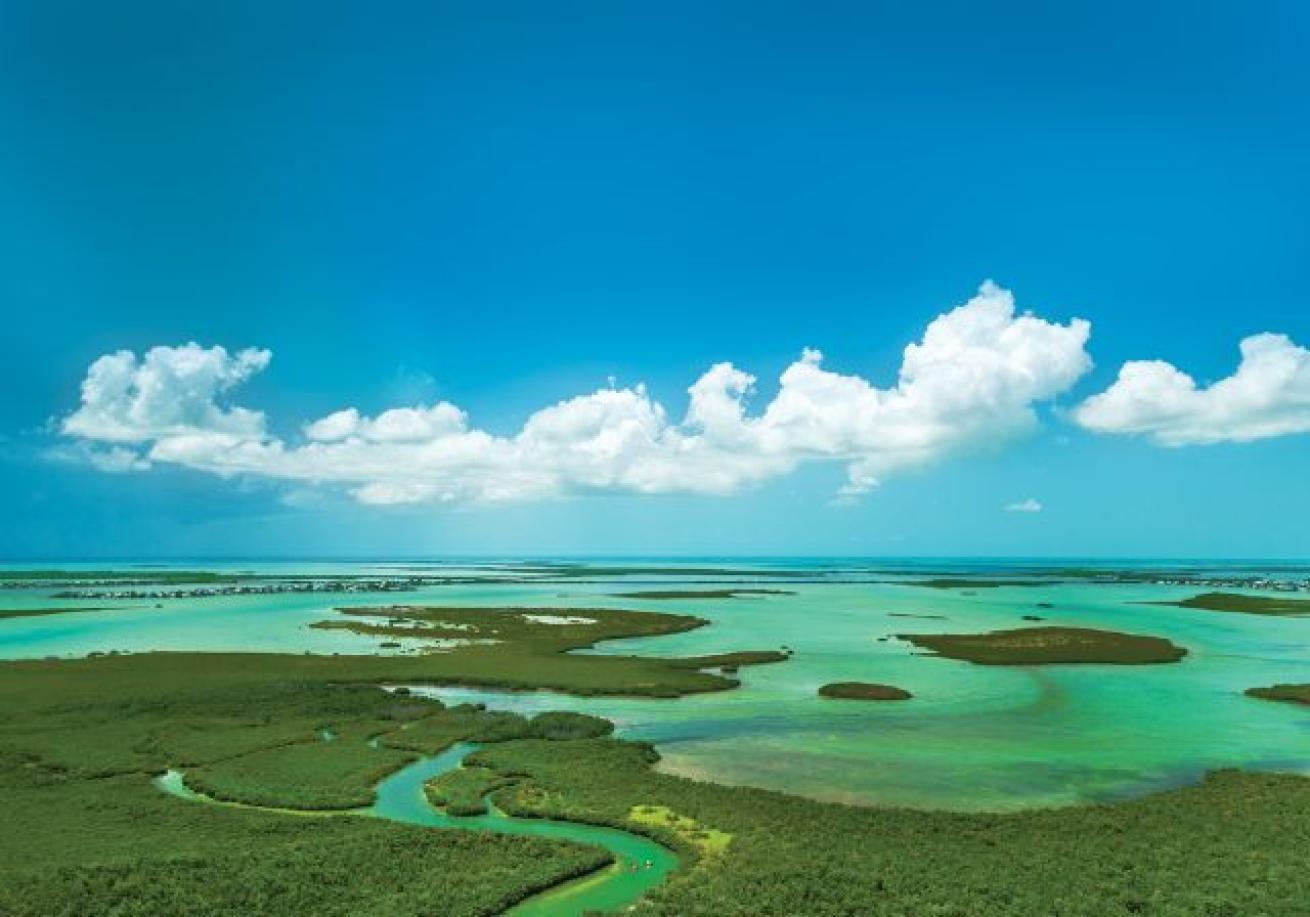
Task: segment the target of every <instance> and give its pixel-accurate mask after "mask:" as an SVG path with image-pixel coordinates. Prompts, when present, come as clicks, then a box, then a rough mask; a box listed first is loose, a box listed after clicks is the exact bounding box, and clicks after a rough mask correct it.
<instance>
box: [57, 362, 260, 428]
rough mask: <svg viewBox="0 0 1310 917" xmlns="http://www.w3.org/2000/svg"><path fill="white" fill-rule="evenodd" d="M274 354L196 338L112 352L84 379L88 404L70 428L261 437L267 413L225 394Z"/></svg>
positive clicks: (72, 418) (71, 419)
mask: <svg viewBox="0 0 1310 917" xmlns="http://www.w3.org/2000/svg"><path fill="white" fill-rule="evenodd" d="M272 356H273V355H272V354H271V353H269V351H267V350H258V349H256V348H253V347H251V348H247V349H245V350H242V351H240V352H238V353H235V354H232V355H231V356H229V355H228V352H227V351H226V350H225V349H224V348H222V347H211V348H209V349H208V350H206V349H204V348H203V347H200V346H198V345H196V344H186V345H184V346H182V347H152V348H151V349H150V350H149V351H147V352H146V355H145V357H144V358H142V359H141V360H140V361H138V360H137V358H136V354H134V353H132V352H131V351H130V350H120V351H118V352H117V353H111V354H106V355H105V356H103V357H101V358H100V359H98V360H96V361H95V362H94V363H92V364H91V368H90V369H89V370H88V371H87V374H86V378H85V379H84V380H83V381H82V406H81V407H80V408H78V409H77V410H76V411H75V412H73V413H72V414H70V415H69V416H68V417H67V418H65V419H64V422H63V432H64V433H67V434H70V435H72V436H79V437H82V438H84V439H88V440H96V441H100V442H113V443H140V442H145V441H147V440H152V439H160V438H162V437H168V436H178V435H185V434H187V433H193V432H198V431H203V432H213V433H228V434H232V435H235V436H243V437H249V436H257V435H260V434H262V433H263V429H264V415H263V414H261V413H259V412H258V411H248V410H246V409H245V408H223V407H221V406H219V405H218V404H217V399H218V397H219V396H220V395H222V394H223V393H225V392H226V391H227V390H228V389H230V388H232V387H233V386H235V385H237V384H238V383H241V382H244V381H245V380H246V379H248V378H250V377H251V376H252V375H254V374H255V373H257V372H259V371H260V370H262V369H263V368H264V367H266V366H268V361H269V360H270V359H272Z"/></svg>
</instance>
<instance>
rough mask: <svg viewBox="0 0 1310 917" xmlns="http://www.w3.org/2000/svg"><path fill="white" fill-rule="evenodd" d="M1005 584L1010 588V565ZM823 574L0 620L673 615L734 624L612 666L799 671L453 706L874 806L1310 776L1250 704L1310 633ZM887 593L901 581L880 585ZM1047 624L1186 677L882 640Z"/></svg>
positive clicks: (1125, 603) (119, 622)
mask: <svg viewBox="0 0 1310 917" xmlns="http://www.w3.org/2000/svg"><path fill="white" fill-rule="evenodd" d="M211 566H212V565H211ZM344 566H345V567H346V568H348V569H363V568H357V567H354V566H351V565H344ZM735 566H740V564H736V565H735ZM340 568H341V567H340V566H339V567H336V568H332V569H333V571H335V570H336V569H340ZM372 569H373V568H370V572H371V570H372ZM987 569H988V570H989V571H996V572H1001V573H1004V568H1003V566H1000V565H992V566H990V567H988V568H987ZM907 572H912V571H911V570H910V569H907ZM813 573H814V575H813V576H811V577H810V578H809V580H808V581H806V582H801V583H792V582H787V583H779V582H777V581H776V580H766V581H764V585H767V586H769V587H772V588H785V589H790V590H794V591H795V593H796V594H795V595H778V596H764V597H751V598H740V599H726V600H723V599H715V600H705V599H701V600H695V599H692V600H677V601H634V600H625V599H618V598H613V597H611V596H609V595H608V593H611V592H615V591H622V590H627V589H639V588H670V587H671V586H673V585H675V584H678V585H683V580H680V579H679V578H677V577H665V578H658V577H650V576H648V577H634V576H622V577H614V578H613V579H612V580H611V581H588V582H563V583H561V582H555V583H539V584H538V583H528V584H505V585H493V584H474V585H461V586H443V587H433V588H428V589H424V590H422V591H420V592H415V593H402V594H400V595H390V596H386V595H383V596H363V597H360V596H340V595H320V596H315V595H282V596H255V597H244V598H240V599H207V600H165V601H163V602H162V603H161V604H163V605H164V607H163V608H162V609H158V610H155V609H151V610H123V611H114V612H103V613H94V612H93V613H86V614H67V615H50V616H43V617H39V618H15V619H10V620H5V621H0V656H9V657H31V656H42V655H47V654H55V655H78V654H82V653H85V652H88V651H90V650H92V649H99V650H104V649H110V648H118V649H125V650H148V649H206V650H236V649H245V650H266V651H282V652H299V651H303V650H312V651H315V652H356V653H357V652H384V650H381V648H380V647H379V645H378V644H379V640H378V639H375V638H367V637H359V636H356V635H351V634H347V633H345V632H343V631H322V630H311V629H309V628H308V626H307V625H308V624H310V623H312V622H314V621H316V620H321V619H323V618H324V617H327V616H330V615H331V614H332V608H334V607H335V606H337V605H342V604H372V605H385V604H393V603H396V602H403V603H407V604H408V603H432V604H449V605H484V606H486V605H520V606H522V605H533V606H541V607H553V608H585V607H602V606H607V607H621V608H635V609H652V610H658V611H670V612H686V613H693V614H697V615H700V616H703V617H705V618H708V619H710V620H711V621H712V622H713V623H712V626H710V627H707V628H702V629H699V630H696V631H691V632H688V633H684V634H677V635H672V636H667V637H658V638H651V639H644V640H631V641H620V642H615V643H607V644H603V645H602V646H600V647H598V648H597V650H596V651H597V652H602V653H628V652H641V653H648V654H654V655H684V654H702V653H712V652H719V651H726V650H735V649H769V648H775V647H778V646H782V645H787V646H790V647H792V648H794V650H795V655H794V657H793V658H792V659H791V660H789V661H788V662H785V663H780V664H776V665H768V666H760V667H755V668H747V669H743V670H742V671H741V673H740V677H741V678H742V679H743V681H744V684H743V686H742V687H741V688H739V689H737V690H734V691H728V692H723V693H717V694H708V695H700V696H694V697H686V698H681V699H678V700H649V699H624V698H574V697H567V696H563V695H558V694H546V693H539V694H533V693H527V694H505V693H501V692H494V691H477V690H453V689H452V690H447V689H439V690H435V691H433V692H432V693H435V694H437V695H439V696H442V697H446V698H450V699H457V700H473V701H482V702H486V703H487V704H488V705H490V706H493V707H499V708H504V709H513V710H519V711H523V712H533V711H537V710H548V709H570V710H580V711H585V712H589V713H595V714H598V715H601V716H606V717H609V718H610V719H613V720H614V721H615V722H616V723H617V724H618V731H619V734H620V735H623V736H626V737H630V738H636V739H644V740H647V741H651V742H654V743H655V744H656V746H657V747H658V749H659V751H660V753H661V755H662V756H663V760H662V761H661V763H660V765H659V766H660V767H661V768H662V769H664V770H666V771H669V772H672V773H677V774H683V775H687V776H693V777H700V778H703V779H710V780H714V781H717V782H723V783H740V784H747V785H753V786H760V787H766V788H771V789H778V790H784V791H787V792H791V793H799V794H803V795H807V796H812V797H815V798H821V799H829V800H837V801H845V802H853V803H861V804H895V805H911V806H918V807H932V808H950V809H965V810H979V809H996V810H1006V809H1016V808H1024V807H1031V806H1038V805H1067V804H1073V803H1080V802H1087V801H1093V800H1103V799H1111V798H1119V797H1125V796H1132V795H1139V794H1141V793H1144V792H1149V791H1151V790H1154V789H1159V788H1164V787H1169V786H1176V785H1179V784H1184V783H1189V782H1193V781H1195V780H1197V779H1199V777H1200V775H1201V774H1202V773H1204V772H1205V771H1206V770H1209V769H1213V768H1220V767H1243V768H1250V769H1267V770H1283V771H1292V772H1308V771H1310V710H1307V709H1306V708H1302V707H1297V706H1294V705H1287V704H1275V703H1270V702H1267V701H1259V700H1254V699H1250V698H1246V697H1244V696H1243V695H1242V691H1243V690H1244V689H1246V688H1249V687H1253V686H1258V685H1268V684H1273V683H1277V682H1305V681H1310V618H1294V617H1289V618H1278V617H1265V616H1258V615H1242V614H1224V613H1217V612H1206V611H1196V610H1191V609H1180V608H1170V607H1162V606H1154V605H1142V604H1138V603H1140V602H1146V601H1152V602H1154V601H1167V600H1176V599H1180V598H1185V597H1187V596H1190V595H1193V594H1196V593H1197V592H1203V591H1207V590H1206V589H1204V588H1197V587H1190V586H1181V587H1180V586H1155V585H1139V584H1131V585H1106V584H1097V583H1088V582H1073V583H1051V584H1044V585H1041V586H1035V587H1001V588H991V589H976V590H958V589H957V590H946V591H943V590H936V589H925V588H921V587H914V586H907V585H895V584H889V583H877V582H870V581H864V582H834V581H830V579H829V578H828V577H829V571H828V569H827V568H825V567H822V566H821V565H818V564H815V565H814V569H813ZM837 578H841V579H849V578H851V576H849V575H847V574H846V573H843V574H842V575H841V577H837ZM873 578H885V577H873V576H869V575H866V576H865V579H866V580H869V579H873ZM590 579H591V578H589V580H590ZM597 579H600V578H599V577H598V578H597ZM685 579H691V577H687V578H684V580H685ZM688 588H692V587H690V586H688ZM966 591H972V592H973V594H972V595H966V594H964V593H965V592H966ZM1039 603H1046V604H1050V605H1051V606H1053V607H1051V608H1049V609H1047V608H1039V607H1037V606H1038V604H1039ZM52 604H57V603H56V602H54V601H53V600H51V599H49V598H48V597H46V596H43V595H41V594H40V593H39V592H35V591H26V590H12V591H5V592H3V593H0V607H49V606H50V605H52ZM70 604H76V603H70ZM84 604H93V603H91V602H86V603H84ZM1026 614H1035V615H1039V616H1041V617H1042V618H1044V619H1045V620H1044V621H1043V622H1041V623H1044V624H1054V625H1068V626H1083V627H1100V628H1108V629H1113V630H1121V631H1127V632H1131V633H1139V634H1151V635H1158V636H1163V637H1168V638H1169V639H1171V640H1173V641H1174V642H1175V643H1178V644H1180V645H1182V646H1184V647H1186V648H1187V649H1188V650H1189V655H1188V656H1187V657H1186V659H1184V660H1183V661H1182V662H1180V663H1177V664H1172V665H1148V666H1101V665H1084V666H1074V665H1065V666H1040V667H1013V668H1012V667H987V666H976V665H972V664H970V663H967V662H960V661H953V660H947V659H940V658H933V657H927V656H922V655H917V654H916V653H915V652H913V651H912V648H911V647H910V646H909V645H908V644H906V643H904V642H901V641H897V640H894V639H887V640H882V639H880V638H884V637H889V635H893V634H897V633H906V632H914V631H920V632H941V631H951V632H956V631H969V632H972V631H985V630H991V629H996V628H1012V627H1020V626H1023V625H1024V624H1025V623H1028V622H1024V621H1023V620H1022V616H1023V615H1026ZM897 615H934V616H941V617H942V618H944V620H942V619H938V618H922V617H898V616H897ZM830 681H876V682H884V683H888V684H893V685H897V686H899V687H902V688H905V689H907V690H909V691H911V692H912V693H913V694H914V698H913V699H912V700H910V701H906V702H901V703H894V704H880V703H859V702H853V701H842V700H829V699H823V698H819V697H817V696H816V691H817V689H818V687H819V686H820V685H822V684H824V683H826V682H830ZM422 690H425V691H426V690H431V689H422Z"/></svg>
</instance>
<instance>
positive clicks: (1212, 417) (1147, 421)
mask: <svg viewBox="0 0 1310 917" xmlns="http://www.w3.org/2000/svg"><path fill="white" fill-rule="evenodd" d="M1241 352H1242V361H1241V363H1239V364H1238V367H1237V370H1236V372H1234V373H1233V374H1232V375H1231V376H1228V377H1227V378H1225V379H1221V380H1219V381H1218V382H1215V383H1214V384H1212V385H1209V386H1206V387H1204V388H1201V387H1198V386H1197V384H1196V380H1195V379H1193V378H1192V377H1191V376H1189V375H1187V374H1186V373H1184V372H1182V371H1181V370H1179V369H1176V368H1175V367H1174V366H1173V365H1172V364H1169V363H1165V362H1163V361H1161V360H1135V361H1132V362H1129V363H1125V364H1124V365H1123V368H1122V369H1120V371H1119V378H1118V379H1117V380H1116V381H1115V383H1114V384H1113V385H1111V386H1110V387H1109V388H1108V389H1106V390H1105V391H1104V392H1102V393H1101V394H1099V395H1093V396H1092V397H1091V398H1088V399H1087V400H1086V401H1084V402H1083V403H1082V404H1081V405H1080V406H1079V407H1078V408H1077V409H1076V410H1075V411H1074V414H1073V417H1074V420H1075V421H1076V422H1077V423H1078V424H1079V425H1081V426H1082V427H1084V428H1085V429H1088V430H1091V431H1093V432H1095V433H1120V434H1136V435H1139V436H1147V437H1150V438H1151V439H1152V440H1153V441H1155V442H1157V443H1159V444H1161V445H1165V446H1187V445H1197V444H1208V443H1221V442H1248V441H1250V440H1255V439H1264V438H1266V437H1271V436H1285V435H1288V434H1292V433H1306V432H1310V350H1306V349H1305V348H1303V347H1298V346H1297V345H1296V344H1294V343H1293V342H1292V340H1291V339H1290V338H1288V337H1287V336H1286V335H1282V334H1256V335H1252V336H1251V337H1248V338H1245V339H1244V340H1243V341H1242V343H1241Z"/></svg>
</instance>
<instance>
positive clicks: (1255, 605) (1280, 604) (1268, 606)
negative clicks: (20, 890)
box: [1143, 592, 1310, 615]
mask: <svg viewBox="0 0 1310 917" xmlns="http://www.w3.org/2000/svg"><path fill="white" fill-rule="evenodd" d="M1143 604H1146V605H1172V606H1174V607H1176V608H1199V609H1202V610H1204V611H1233V612H1237V613H1239V614H1248V615H1306V614H1310V599H1298V598H1293V597H1291V596H1282V595H1280V596H1269V595H1243V594H1242V593H1238V592H1206V593H1202V594H1201V595H1194V596H1192V597H1191V598H1188V599H1182V600H1181V601H1178V602H1144V603H1143Z"/></svg>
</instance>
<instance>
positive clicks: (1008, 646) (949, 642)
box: [896, 627, 1187, 665]
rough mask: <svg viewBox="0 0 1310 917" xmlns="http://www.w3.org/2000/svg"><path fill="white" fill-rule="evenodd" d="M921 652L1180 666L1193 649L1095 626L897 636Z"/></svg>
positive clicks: (1001, 661) (999, 659)
mask: <svg viewBox="0 0 1310 917" xmlns="http://www.w3.org/2000/svg"><path fill="white" fill-rule="evenodd" d="M896 636H897V637H898V638H900V639H901V640H907V641H909V642H910V643H912V644H914V645H915V646H917V647H920V648H921V649H926V650H931V651H932V652H933V653H934V654H935V655H938V656H945V657H947V658H949V659H963V660H966V661H968V662H973V663H977V664H978V665H1043V664H1050V663H1110V664H1117V665H1139V664H1145V663H1156V662H1177V661H1178V660H1180V659H1182V658H1183V657H1184V656H1186V655H1187V650H1186V649H1184V648H1183V647H1181V646H1178V645H1176V644H1174V643H1172V642H1171V641H1169V640H1166V639H1165V638H1164V637H1145V636H1141V635H1139V634H1124V633H1120V632H1118V631H1112V630H1095V629H1093V628H1089V627H1021V628H1017V629H1015V630H996V631H991V632H989V633H985V634H897V635H896Z"/></svg>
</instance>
